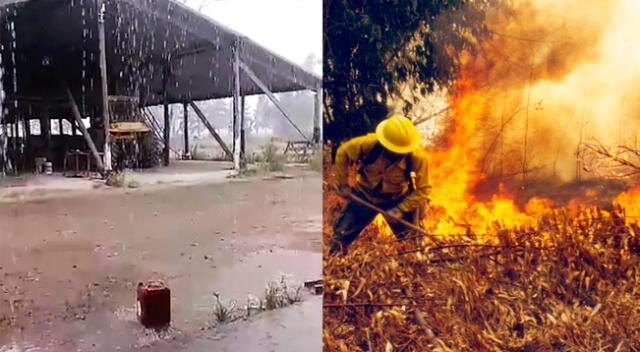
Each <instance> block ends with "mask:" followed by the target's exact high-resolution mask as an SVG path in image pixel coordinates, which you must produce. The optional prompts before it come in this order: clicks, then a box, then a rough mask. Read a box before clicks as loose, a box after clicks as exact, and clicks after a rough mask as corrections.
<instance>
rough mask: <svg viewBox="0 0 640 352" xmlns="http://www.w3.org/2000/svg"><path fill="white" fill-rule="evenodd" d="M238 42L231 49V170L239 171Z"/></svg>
mask: <svg viewBox="0 0 640 352" xmlns="http://www.w3.org/2000/svg"><path fill="white" fill-rule="evenodd" d="M240 114H241V113H240V41H239V40H237V41H236V42H235V45H234V47H233V140H234V143H233V168H234V169H235V170H236V171H240V170H241V167H242V165H241V163H240V144H241V136H240V134H241V126H240V125H241V117H240Z"/></svg>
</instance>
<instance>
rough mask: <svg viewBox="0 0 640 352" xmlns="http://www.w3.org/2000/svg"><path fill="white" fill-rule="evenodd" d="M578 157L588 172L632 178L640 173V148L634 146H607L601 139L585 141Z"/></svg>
mask: <svg viewBox="0 0 640 352" xmlns="http://www.w3.org/2000/svg"><path fill="white" fill-rule="evenodd" d="M578 158H579V160H580V162H581V164H582V165H583V168H584V170H585V171H587V172H593V173H596V174H598V175H600V176H604V177H607V178H630V177H634V176H638V175H640V149H639V148H638V141H636V142H635V143H634V145H633V146H628V145H618V146H616V147H607V146H605V145H604V144H602V143H601V142H599V141H594V142H591V143H583V144H582V145H581V146H580V148H579V151H578Z"/></svg>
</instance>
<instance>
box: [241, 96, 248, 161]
mask: <svg viewBox="0 0 640 352" xmlns="http://www.w3.org/2000/svg"><path fill="white" fill-rule="evenodd" d="M244 98H245V96H244V95H242V98H241V99H240V101H241V104H240V168H241V169H243V170H244V169H246V167H247V154H246V144H247V141H246V139H245V138H246V135H245V128H244V127H245V120H244V117H245V116H244V112H245V110H244Z"/></svg>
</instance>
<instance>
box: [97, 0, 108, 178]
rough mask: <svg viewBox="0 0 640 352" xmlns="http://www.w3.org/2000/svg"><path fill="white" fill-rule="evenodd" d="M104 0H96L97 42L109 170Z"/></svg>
mask: <svg viewBox="0 0 640 352" xmlns="http://www.w3.org/2000/svg"><path fill="white" fill-rule="evenodd" d="M104 1H105V0H96V4H97V8H98V43H99V46H100V55H99V59H100V80H101V81H102V82H101V83H102V124H103V127H104V170H105V171H106V172H109V171H111V132H110V131H109V128H110V127H111V119H110V116H109V90H108V89H109V86H108V84H107V79H108V78H107V44H106V38H105V31H104V14H105V11H106V5H105V2H104Z"/></svg>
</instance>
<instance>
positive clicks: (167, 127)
mask: <svg viewBox="0 0 640 352" xmlns="http://www.w3.org/2000/svg"><path fill="white" fill-rule="evenodd" d="M167 65H168V64H167ZM168 71H169V68H168V67H165V70H164V78H163V81H162V95H163V98H164V166H169V159H170V156H171V154H170V152H171V149H170V148H171V119H170V117H169V97H168V93H167V80H168V79H169V77H168V75H169V72H168Z"/></svg>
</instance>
